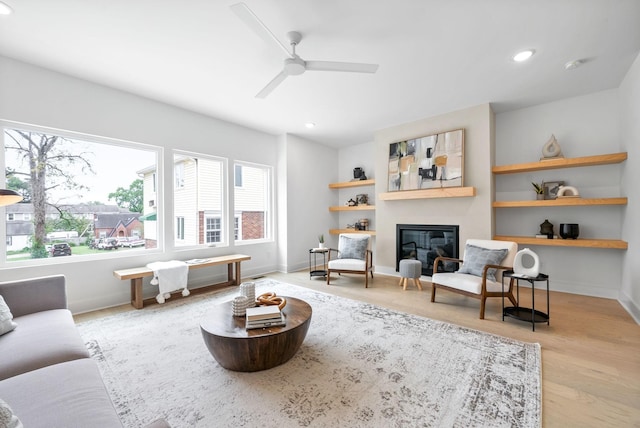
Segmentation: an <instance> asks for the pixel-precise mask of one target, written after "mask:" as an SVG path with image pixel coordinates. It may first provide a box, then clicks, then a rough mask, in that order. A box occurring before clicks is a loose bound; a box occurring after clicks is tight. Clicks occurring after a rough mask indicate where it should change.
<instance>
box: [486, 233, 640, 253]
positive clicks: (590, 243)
mask: <svg viewBox="0 0 640 428" xmlns="http://www.w3.org/2000/svg"><path fill="white" fill-rule="evenodd" d="M493 239H495V240H496V241H513V242H516V243H518V244H522V245H543V246H547V247H583V248H604V249H612V250H626V249H627V247H628V244H627V242H625V241H621V240H618V239H542V238H535V237H531V236H494V237H493Z"/></svg>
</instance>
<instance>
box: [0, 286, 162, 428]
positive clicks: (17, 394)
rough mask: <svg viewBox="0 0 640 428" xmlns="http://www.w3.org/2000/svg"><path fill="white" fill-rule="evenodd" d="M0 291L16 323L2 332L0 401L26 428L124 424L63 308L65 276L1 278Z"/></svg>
mask: <svg viewBox="0 0 640 428" xmlns="http://www.w3.org/2000/svg"><path fill="white" fill-rule="evenodd" d="M0 295H1V296H2V297H3V298H4V300H5V302H6V305H7V306H8V307H9V309H10V310H11V313H12V314H13V320H14V321H15V323H16V324H17V327H16V328H15V329H14V330H13V331H10V332H8V333H6V334H4V335H2V336H0V356H2V357H1V358H0V399H1V400H3V401H5V402H6V403H7V404H8V405H9V406H10V407H11V409H12V410H13V413H14V414H15V415H16V416H17V417H18V419H19V420H20V421H21V422H22V424H23V425H24V427H26V428H38V427H43V428H44V427H46V428H53V427H65V428H70V427H83V428H84V427H95V428H98V427H122V423H121V422H120V419H119V418H118V415H117V413H116V410H115V408H114V406H113V403H112V402H111V398H110V397H109V394H108V393H107V390H106V388H105V386H104V383H103V381H102V377H101V376H100V372H99V370H98V366H97V364H96V363H95V362H94V361H93V360H92V359H91V358H90V357H89V353H88V352H87V349H86V347H85V345H84V343H83V341H82V338H81V337H80V334H79V332H78V330H77V328H76V326H75V324H74V321H73V317H72V316H71V312H70V311H69V310H68V309H67V299H66V286H65V277H64V276H63V275H56V276H48V277H42V278H33V279H28V280H22V281H12V282H3V283H0ZM150 426H153V427H168V425H167V424H166V423H165V422H164V421H163V420H159V421H155V422H154V423H152V425H150Z"/></svg>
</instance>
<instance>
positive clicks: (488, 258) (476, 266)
mask: <svg viewBox="0 0 640 428" xmlns="http://www.w3.org/2000/svg"><path fill="white" fill-rule="evenodd" d="M507 253H508V250H507V249H506V248H500V249H489V248H482V247H476V246H475V245H471V244H467V245H466V246H465V250H464V262H463V263H462V266H461V267H460V270H458V273H468V274H471V275H476V276H482V271H483V270H484V267H485V265H499V264H500V263H501V262H502V260H504V258H505V256H506V255H507ZM495 274H496V269H493V268H491V269H489V270H487V281H495V280H496V277H495Z"/></svg>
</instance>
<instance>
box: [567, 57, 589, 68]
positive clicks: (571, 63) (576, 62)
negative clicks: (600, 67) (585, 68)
mask: <svg viewBox="0 0 640 428" xmlns="http://www.w3.org/2000/svg"><path fill="white" fill-rule="evenodd" d="M584 62H585V61H584V60H583V59H576V60H574V61H569V62H568V63H566V64H565V65H564V69H565V70H573V69H575V68H578V67H580V66H581V65H582V64H584Z"/></svg>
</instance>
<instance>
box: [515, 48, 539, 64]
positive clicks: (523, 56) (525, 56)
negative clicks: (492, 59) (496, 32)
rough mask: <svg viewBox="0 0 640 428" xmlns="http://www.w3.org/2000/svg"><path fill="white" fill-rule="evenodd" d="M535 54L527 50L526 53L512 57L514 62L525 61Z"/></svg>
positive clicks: (531, 50)
mask: <svg viewBox="0 0 640 428" xmlns="http://www.w3.org/2000/svg"><path fill="white" fill-rule="evenodd" d="M534 53H536V51H534V50H533V49H527V50H526V51H522V52H518V53H517V54H515V55H514V56H513V60H514V61H516V62H522V61H526V60H528V59H529V58H531V57H532V56H533V54H534Z"/></svg>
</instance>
